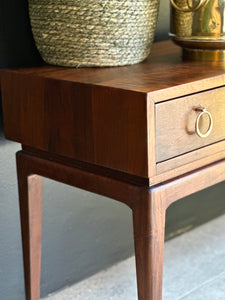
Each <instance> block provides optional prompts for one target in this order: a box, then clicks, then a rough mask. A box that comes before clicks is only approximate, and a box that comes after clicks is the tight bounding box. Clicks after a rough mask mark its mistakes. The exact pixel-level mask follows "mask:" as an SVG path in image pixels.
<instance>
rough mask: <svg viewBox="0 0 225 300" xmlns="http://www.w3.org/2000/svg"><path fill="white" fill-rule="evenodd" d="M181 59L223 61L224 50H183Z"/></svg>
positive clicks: (224, 58)
mask: <svg viewBox="0 0 225 300" xmlns="http://www.w3.org/2000/svg"><path fill="white" fill-rule="evenodd" d="M183 59H185V60H194V61H225V50H202V49H190V48H183Z"/></svg>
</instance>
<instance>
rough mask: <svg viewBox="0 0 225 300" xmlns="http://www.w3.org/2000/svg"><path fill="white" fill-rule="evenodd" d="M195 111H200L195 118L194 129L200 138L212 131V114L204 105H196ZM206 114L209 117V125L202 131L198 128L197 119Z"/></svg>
mask: <svg viewBox="0 0 225 300" xmlns="http://www.w3.org/2000/svg"><path fill="white" fill-rule="evenodd" d="M195 110H196V111H200V114H199V115H198V117H197V119H196V123H195V131H196V133H197V135H198V136H199V137H201V138H205V137H207V136H209V135H210V133H211V131H212V128H213V118H212V115H211V114H210V112H208V111H207V110H206V108H205V107H202V106H200V105H199V106H198V107H196V108H195ZM204 114H206V115H207V116H208V117H209V127H208V130H207V131H206V133H202V132H201V130H200V128H199V121H200V119H201V117H202V116H203V115H204Z"/></svg>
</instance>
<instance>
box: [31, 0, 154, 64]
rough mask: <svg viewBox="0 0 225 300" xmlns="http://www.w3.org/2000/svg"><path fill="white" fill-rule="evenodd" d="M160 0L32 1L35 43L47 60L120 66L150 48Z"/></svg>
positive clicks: (138, 59) (141, 57)
mask: <svg viewBox="0 0 225 300" xmlns="http://www.w3.org/2000/svg"><path fill="white" fill-rule="evenodd" d="M158 7H159V0H29V14H30V20H31V26H32V31H33V35H34V39H35V43H36V46H37V48H38V50H39V52H40V54H41V56H42V58H43V59H44V61H46V62H47V63H50V64H54V65H61V66H69V67H85V66H89V67H93V66H121V65H129V64H135V63H139V62H141V61H143V60H144V59H145V58H146V57H147V56H148V55H149V52H150V48H151V44H152V41H153V37H154V31H155V27H156V23H157V16H158Z"/></svg>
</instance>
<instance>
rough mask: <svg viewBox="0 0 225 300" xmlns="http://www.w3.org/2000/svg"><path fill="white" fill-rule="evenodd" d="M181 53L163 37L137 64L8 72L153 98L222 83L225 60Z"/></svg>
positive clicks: (178, 94) (224, 74)
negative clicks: (188, 58) (204, 59)
mask: <svg viewBox="0 0 225 300" xmlns="http://www.w3.org/2000/svg"><path fill="white" fill-rule="evenodd" d="M181 53H182V51H181V48H180V47H178V46H177V45H175V44H173V43H172V41H163V42H158V43H154V44H153V46H152V51H151V53H150V55H149V57H148V58H147V59H146V60H145V61H144V62H142V63H140V64H136V65H131V66H124V67H110V68H65V67H57V66H50V65H44V66H41V67H33V68H20V69H11V70H10V72H14V73H18V74H21V75H28V76H38V77H42V78H48V79H56V80H61V81H62V80H63V81H68V82H73V83H76V84H77V83H80V84H88V85H97V86H105V87H108V88H117V89H124V90H130V91H135V92H141V93H150V94H151V96H152V97H153V99H154V100H155V101H156V102H157V101H161V100H163V98H165V97H166V98H168V97H170V98H173V97H180V96H182V95H186V94H189V93H194V92H198V91H200V90H204V89H210V88H214V87H217V86H221V85H224V84H225V62H192V61H183V60H182V55H181ZM181 86H183V89H182V88H181ZM176 87H177V89H176Z"/></svg>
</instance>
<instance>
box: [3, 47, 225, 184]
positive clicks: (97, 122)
mask: <svg viewBox="0 0 225 300" xmlns="http://www.w3.org/2000/svg"><path fill="white" fill-rule="evenodd" d="M224 73H225V63H223V62H222V63H210V62H207V63H199V62H183V61H182V60H181V57H180V49H179V48H178V47H177V46H175V45H173V44H172V43H171V42H170V41H166V42H160V43H156V44H154V47H153V50H152V53H151V55H150V57H149V58H148V59H147V60H146V61H145V62H143V63H141V64H138V65H134V66H128V67H117V68H103V69H101V68H84V69H71V68H61V67H55V66H48V65H46V66H42V67H36V68H26V69H14V70H7V71H5V72H4V73H3V75H2V95H3V111H4V123H5V124H4V125H5V135H6V137H7V138H8V139H10V140H13V141H17V142H20V143H22V144H23V145H25V146H28V147H32V148H35V149H39V150H42V151H46V152H47V153H52V154H55V155H59V156H62V157H67V158H71V159H75V160H79V161H83V162H86V163H90V164H94V165H97V166H102V167H105V168H108V169H111V170H116V171H120V172H122V173H127V174H131V175H134V176H138V177H143V178H148V177H149V178H152V177H154V176H156V175H157V169H156V162H161V161H165V160H168V159H169V158H172V157H176V156H178V155H181V154H186V153H187V152H189V151H193V150H194V149H200V148H202V147H205V146H207V145H210V144H212V143H215V142H219V141H220V140H221V139H223V138H224V130H223V126H222V125H221V124H222V123H223V120H224V107H223V105H224V88H218V87H221V86H224V85H225V74H224ZM210 89H212V90H210ZM196 92H198V93H197V94H193V93H196ZM201 92H202V93H201ZM184 95H185V97H184V98H176V97H181V96H184ZM188 95H189V96H188ZM201 95H202V96H201ZM174 98H175V99H177V100H172V101H168V100H171V99H174ZM185 99H186V100H185ZM193 99H194V100H193ZM212 99H214V100H213V101H211V100H212ZM159 101H163V102H162V103H158V102H159ZM165 101H166V102H165ZM192 102H193V103H192ZM200 102H201V103H202V104H206V106H207V108H208V107H209V109H212V110H213V117H214V119H215V126H214V129H213V132H212V134H211V135H210V136H209V137H208V138H207V139H205V140H201V139H200V138H198V137H197V136H196V135H188V134H187V132H185V126H186V124H185V122H186V119H185V120H184V116H185V117H186V116H187V114H188V113H190V109H191V107H192V106H193V105H194V104H197V103H198V104H199V103H200ZM155 103H156V104H155ZM201 103H200V104H201ZM155 105H156V117H157V118H156V119H155ZM161 108H162V112H161ZM164 108H165V109H164ZM186 110H187V111H186ZM169 116H171V117H169ZM167 117H168V121H167V119H166V118H167ZM182 118H183V119H182ZM174 122H178V123H175V125H176V126H173V123H174ZM193 123H194V120H193V122H192V123H191V126H193ZM206 123H207V122H206ZM155 125H156V126H155ZM221 126H222V127H221ZM219 128H220V129H219ZM167 131H168V133H167ZM155 135H156V139H155ZM205 148H207V147H205ZM215 151H217V150H215ZM217 152H218V151H217ZM213 154H215V152H214V153H212V155H213ZM201 157H202V156H201ZM201 157H195V159H196V160H199V159H200V158H201ZM184 163H185V161H184Z"/></svg>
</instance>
